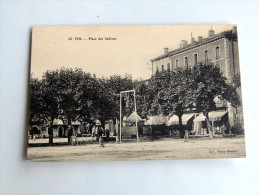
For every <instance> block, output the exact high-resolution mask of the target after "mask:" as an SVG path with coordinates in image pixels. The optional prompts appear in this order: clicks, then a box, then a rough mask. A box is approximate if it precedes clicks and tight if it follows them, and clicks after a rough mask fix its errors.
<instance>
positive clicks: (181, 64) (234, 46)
mask: <svg viewBox="0 0 259 195" xmlns="http://www.w3.org/2000/svg"><path fill="white" fill-rule="evenodd" d="M209 61H210V62H212V63H213V64H215V65H218V66H219V67H220V70H221V72H222V73H223V75H224V76H225V77H226V78H227V81H228V82H231V81H232V78H233V76H234V75H236V74H237V73H240V68H239V55H238V38H237V28H236V26H233V28H232V29H231V30H228V31H224V32H221V33H219V34H215V31H214V30H213V29H210V30H209V31H208V37H206V38H203V37H201V36H198V38H197V40H195V39H194V38H193V37H192V38H191V43H190V44H188V43H187V41H186V40H182V41H181V42H180V46H179V48H177V49H175V50H172V51H169V50H168V48H164V53H163V54H162V55H160V56H158V57H156V58H153V59H151V62H152V74H155V73H156V72H157V71H158V72H160V71H173V70H175V69H177V68H191V67H193V66H195V65H196V64H198V63H199V62H204V63H206V62H209ZM240 95H241V93H240ZM227 111H228V118H229V119H228V120H229V123H230V126H235V124H236V122H237V120H240V121H243V117H242V107H241V108H239V109H234V108H233V107H231V106H230V104H227ZM242 123H243V122H242Z"/></svg>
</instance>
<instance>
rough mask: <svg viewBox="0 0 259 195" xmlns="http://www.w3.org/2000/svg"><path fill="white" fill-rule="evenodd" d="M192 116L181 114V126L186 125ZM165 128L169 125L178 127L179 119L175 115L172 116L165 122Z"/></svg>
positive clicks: (191, 114) (190, 114)
mask: <svg viewBox="0 0 259 195" xmlns="http://www.w3.org/2000/svg"><path fill="white" fill-rule="evenodd" d="M193 116H194V113H188V114H183V116H182V124H183V125H187V122H188V121H189V120H190V119H191V118H192V117H193ZM166 125H167V126H171V125H179V117H178V116H177V115H173V116H172V117H171V118H170V119H169V120H168V122H167V124H166Z"/></svg>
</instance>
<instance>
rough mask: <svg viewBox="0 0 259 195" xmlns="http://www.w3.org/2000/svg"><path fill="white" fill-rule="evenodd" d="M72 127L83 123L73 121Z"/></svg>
mask: <svg viewBox="0 0 259 195" xmlns="http://www.w3.org/2000/svg"><path fill="white" fill-rule="evenodd" d="M71 125H81V123H80V122H79V121H72V122H71Z"/></svg>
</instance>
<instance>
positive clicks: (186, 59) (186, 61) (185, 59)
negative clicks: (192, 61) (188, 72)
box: [184, 56, 188, 68]
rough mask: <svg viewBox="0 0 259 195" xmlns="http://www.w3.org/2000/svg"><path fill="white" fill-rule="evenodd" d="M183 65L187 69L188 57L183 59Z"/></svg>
mask: <svg viewBox="0 0 259 195" xmlns="http://www.w3.org/2000/svg"><path fill="white" fill-rule="evenodd" d="M184 65H185V67H186V68H188V57H187V56H185V57H184Z"/></svg>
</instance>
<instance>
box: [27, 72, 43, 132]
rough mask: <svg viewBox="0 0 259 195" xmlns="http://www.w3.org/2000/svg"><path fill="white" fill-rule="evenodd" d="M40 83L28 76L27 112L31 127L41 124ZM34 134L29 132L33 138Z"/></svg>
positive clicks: (41, 101) (41, 102)
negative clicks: (28, 106)
mask: <svg viewBox="0 0 259 195" xmlns="http://www.w3.org/2000/svg"><path fill="white" fill-rule="evenodd" d="M41 87H42V84H41V81H40V80H39V79H37V78H32V77H31V76H30V112H29V124H30V126H31V130H32V126H33V125H35V124H39V123H43V122H44V116H43V114H42V107H43V100H42V93H41V89H42V88H41ZM34 133H35V132H33V131H32V132H31V135H32V136H33V134H34Z"/></svg>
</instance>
